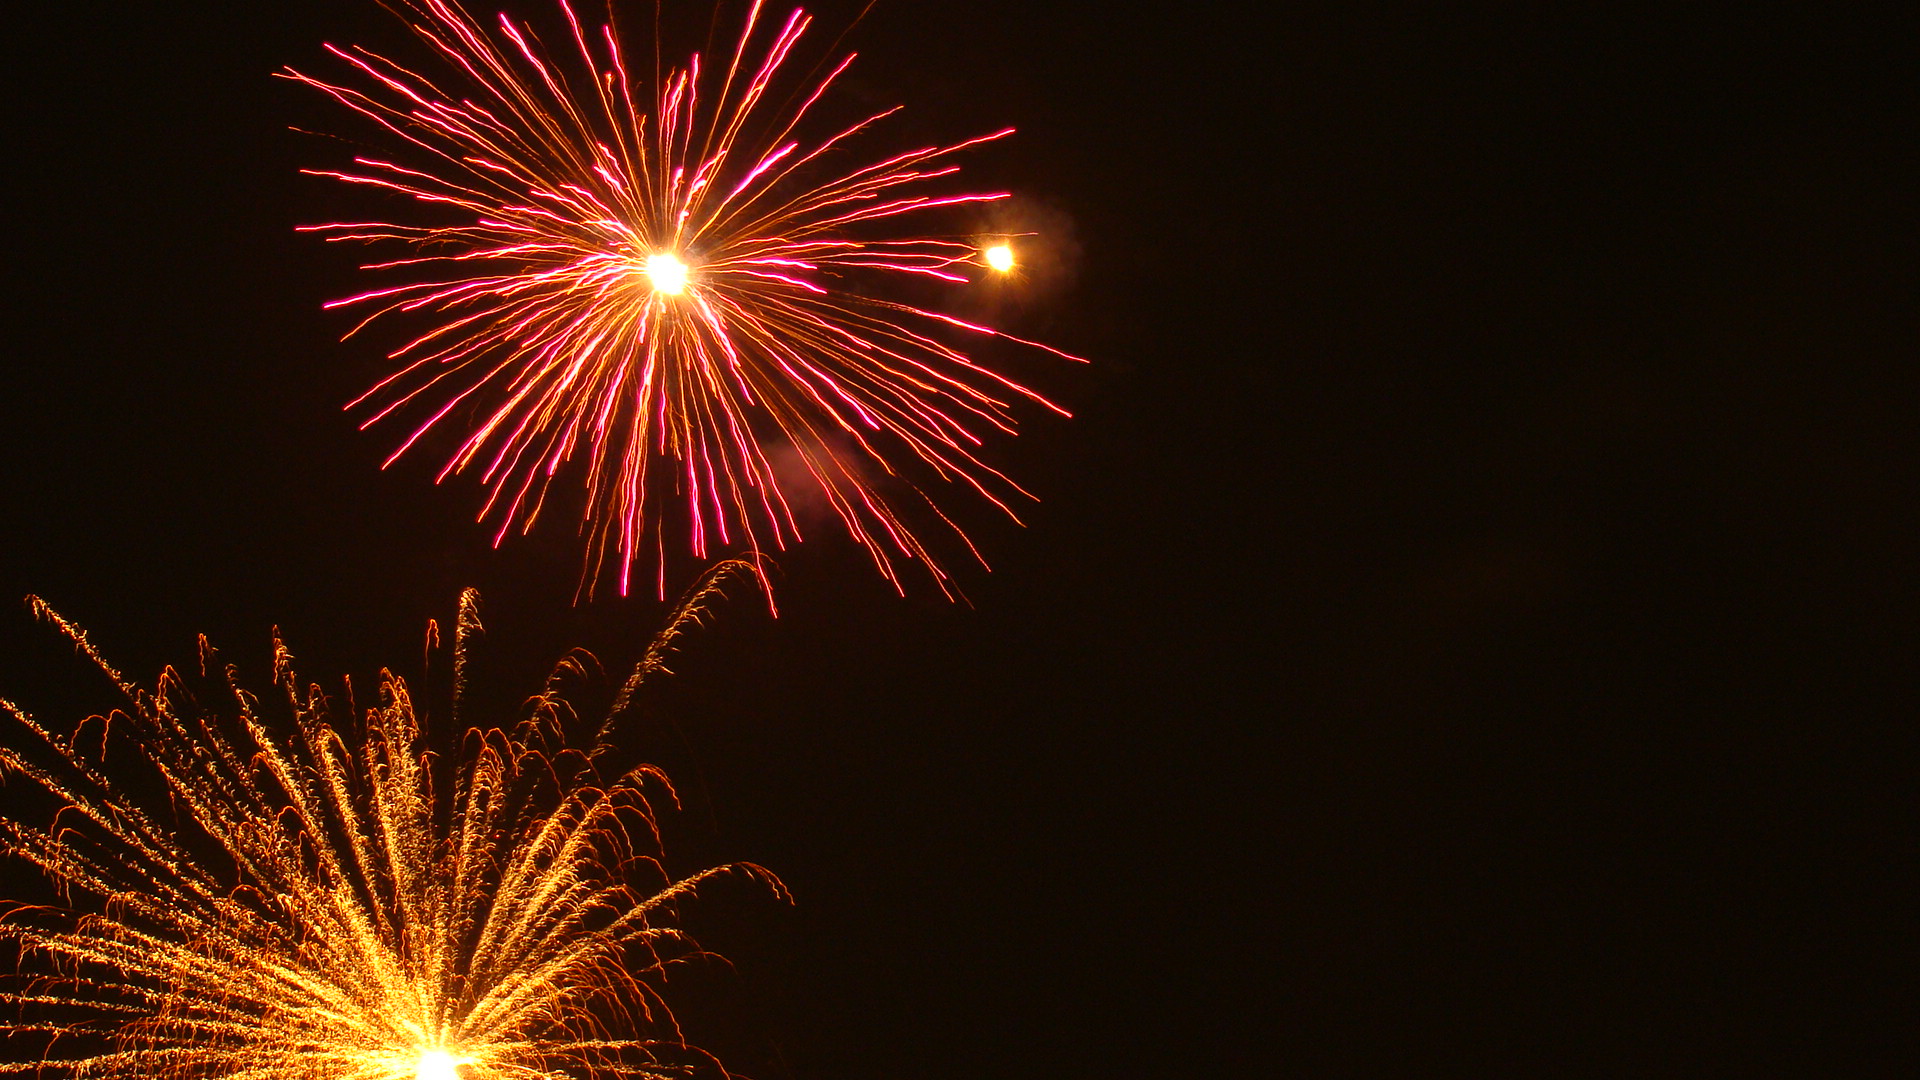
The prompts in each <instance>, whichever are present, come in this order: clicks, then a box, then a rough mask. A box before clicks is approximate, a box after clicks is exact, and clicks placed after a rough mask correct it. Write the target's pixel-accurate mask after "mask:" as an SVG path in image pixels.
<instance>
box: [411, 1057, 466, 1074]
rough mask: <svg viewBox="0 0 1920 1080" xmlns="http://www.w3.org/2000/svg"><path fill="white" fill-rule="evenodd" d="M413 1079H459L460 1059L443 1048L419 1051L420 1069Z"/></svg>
mask: <svg viewBox="0 0 1920 1080" xmlns="http://www.w3.org/2000/svg"><path fill="white" fill-rule="evenodd" d="M414 1077H415V1080H460V1059H459V1058H456V1057H454V1056H453V1055H452V1054H449V1053H447V1052H446V1051H445V1050H422V1051H420V1069H419V1071H418V1072H416V1073H415V1074H414Z"/></svg>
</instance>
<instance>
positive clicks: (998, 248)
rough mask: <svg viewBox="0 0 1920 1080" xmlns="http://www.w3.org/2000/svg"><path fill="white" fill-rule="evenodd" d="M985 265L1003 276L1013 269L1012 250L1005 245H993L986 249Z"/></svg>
mask: <svg viewBox="0 0 1920 1080" xmlns="http://www.w3.org/2000/svg"><path fill="white" fill-rule="evenodd" d="M987 265H988V266H991V267H993V268H994V269H995V270H998V271H1000V272H1001V273H1003V274H1004V273H1006V272H1007V271H1009V270H1011V269H1013V249H1012V248H1011V247H1008V246H1007V245H1005V244H995V245H993V246H992V247H990V248H988V249H987Z"/></svg>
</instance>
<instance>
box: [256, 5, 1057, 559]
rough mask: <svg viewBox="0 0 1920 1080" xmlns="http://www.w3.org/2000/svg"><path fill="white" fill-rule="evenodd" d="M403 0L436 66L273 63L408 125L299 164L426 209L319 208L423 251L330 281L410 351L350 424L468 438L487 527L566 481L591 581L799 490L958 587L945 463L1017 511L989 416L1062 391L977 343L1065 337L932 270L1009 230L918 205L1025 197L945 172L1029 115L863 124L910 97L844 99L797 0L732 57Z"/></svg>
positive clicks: (784, 532) (357, 237)
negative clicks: (957, 303) (951, 306)
mask: <svg viewBox="0 0 1920 1080" xmlns="http://www.w3.org/2000/svg"><path fill="white" fill-rule="evenodd" d="M392 7H393V9H394V10H395V11H396V12H397V13H399V14H400V15H401V17H402V18H403V19H405V20H406V21H407V23H408V24H409V26H410V27H411V28H412V30H413V32H414V34H415V35H416V36H417V37H418V38H419V39H420V40H421V41H422V42H424V43H425V45H426V46H427V47H428V51H429V52H430V53H432V54H433V57H434V64H433V65H431V67H432V70H433V71H435V72H438V74H425V73H423V72H422V71H420V70H416V69H415V68H413V67H408V66H405V65H402V64H401V63H399V62H396V61H394V60H390V59H388V58H386V57H385V56H382V55H380V54H377V53H374V52H371V51H368V50H365V49H358V48H351V49H342V48H334V47H331V46H329V51H330V52H331V53H332V54H333V56H334V57H335V58H336V59H337V60H339V61H343V62H344V63H345V64H346V65H347V66H348V67H349V69H350V77H349V78H347V79H345V80H344V81H342V82H332V81H323V80H322V79H319V78H316V77H312V76H309V75H306V74H302V73H300V72H297V71H292V70H288V71H286V72H284V74H285V75H286V76H287V77H289V78H292V79H295V80H298V81H300V82H302V83H305V84H307V85H309V86H312V87H314V88H316V89H318V90H320V91H321V92H323V93H325V94H327V95H329V96H331V97H332V98H333V99H335V100H336V101H338V102H339V103H340V104H342V105H344V106H346V107H348V108H349V109H352V110H353V111H355V112H357V113H359V114H360V115H361V116H362V117H364V118H366V119H369V120H371V121H373V122H374V123H375V124H377V125H378V126H379V127H380V128H381V129H383V134H382V137H383V138H384V139H385V141H386V142H388V143H392V144H394V145H395V147H396V149H395V152H394V154H393V155H392V156H393V157H394V160H388V159H387V157H385V156H381V157H375V156H370V155H363V156H359V157H356V158H355V159H354V161H353V163H352V165H351V167H347V168H341V169H335V170H309V171H310V172H312V173H313V174H314V175H318V176H326V177H332V178H335V179H337V180H342V181H346V182H348V183H352V184H357V185H364V186H367V187H370V188H373V189H377V190H379V191H382V192H384V193H385V194H386V195H388V196H395V195H397V196H402V197H404V199H405V200H409V201H410V204H411V205H412V206H413V207H414V209H415V211H416V212H417V213H419V214H420V216H421V218H422V219H423V220H420V221H415V222H389V221H358V222H338V223H332V224H324V225H314V226H306V227H305V228H306V229H307V230H308V231H312V232H316V233H319V234H321V235H323V236H325V237H326V238H327V239H329V240H335V241H350V242H363V243H373V244H385V245H392V244H398V245H401V246H404V247H406V248H409V249H410V253H409V254H407V255H405V256H402V257H396V258H390V259H384V260H383V261H380V262H375V263H372V264H369V265H368V267H367V269H369V270H372V271H376V272H379V273H381V274H384V275H388V276H389V277H391V278H393V279H394V280H393V281H392V283H390V284H384V285H382V286H380V287H378V288H374V289H371V290H369V291H366V292H363V293H360V294H359V295H356V296H352V297H348V298H346V299H344V300H339V301H335V302H333V303H332V304H330V305H329V306H330V307H344V308H353V309H356V310H359V311H362V312H364V315H363V318H362V320H361V321H360V322H359V323H358V324H357V325H356V326H355V327H354V328H353V329H352V330H350V331H349V333H348V336H349V337H352V336H353V335H354V334H356V333H358V332H359V330H360V329H361V328H363V327H365V326H366V325H368V324H369V323H372V322H375V321H383V322H410V323H411V324H412V327H413V328H412V329H409V330H408V331H407V333H409V334H413V335H415V336H413V337H412V340H410V341H407V342H406V343H404V344H402V345H401V346H400V347H398V348H397V349H395V350H394V351H393V352H392V353H391V354H390V357H391V360H392V361H393V362H394V364H395V365H396V369H395V370H393V371H392V373H391V374H390V375H388V376H387V377H386V378H385V379H382V380H381V381H380V382H379V383H378V384H377V385H376V386H374V387H373V388H372V389H371V390H369V391H368V392H367V393H366V394H365V395H363V396H362V397H361V398H359V399H358V400H356V401H355V402H353V403H351V404H350V405H349V408H350V409H354V410H358V411H360V412H362V413H363V415H364V421H363V426H371V425H373V424H376V423H392V424H395V425H399V426H400V427H401V428H403V429H405V430H406V432H407V433H406V435H405V436H404V438H402V439H401V440H400V445H399V447H398V449H396V450H395V451H394V452H393V455H392V456H391V457H390V458H388V463H391V462H392V461H394V460H397V459H398V458H399V457H401V456H402V455H403V454H406V453H407V452H408V451H410V450H412V449H413V448H415V447H416V446H418V445H420V444H422V442H423V441H431V443H432V444H433V445H436V446H439V445H446V444H452V445H453V450H452V453H451V454H450V456H449V457H448V458H447V459H446V462H445V465H444V467H443V468H442V469H441V470H440V472H439V474H438V478H439V479H445V478H447V477H449V476H451V475H453V474H456V473H465V474H470V475H476V476H477V478H478V479H479V481H480V482H481V484H482V485H483V487H484V488H485V489H486V492H487V494H486V498H485V501H484V505H483V506H482V507H481V510H480V514H479V516H480V518H481V520H483V521H489V522H491V523H492V525H493V529H494V534H493V539H494V542H495V543H496V544H497V543H500V542H501V541H503V540H504V539H505V537H506V536H507V535H508V534H509V533H512V532H514V531H515V530H519V531H521V532H525V531H527V530H530V529H531V528H532V527H533V526H534V523H535V521H536V520H537V518H538V517H539V515H540V513H541V511H542V508H543V507H545V506H546V505H547V504H548V502H549V497H550V496H553V495H554V494H555V491H554V488H553V485H554V481H555V480H556V478H560V477H571V478H573V479H572V480H571V481H570V482H569V483H570V485H572V486H573V487H574V490H576V491H578V492H579V494H578V496H577V497H578V498H579V499H580V500H581V502H580V507H581V509H580V514H579V520H580V531H581V534H582V536H583V538H584V540H585V542H586V557H585V560H584V562H583V572H582V579H581V585H582V591H583V592H584V593H586V594H588V595H591V593H592V592H593V590H594V587H595V585H596V583H599V582H601V581H602V580H604V579H606V578H607V577H611V578H612V579H613V580H614V581H615V583H616V584H617V586H618V588H619V590H620V592H621V593H623V594H624V593H626V592H628V591H629V590H630V588H631V586H632V584H633V578H634V575H635V572H636V569H638V570H640V572H641V573H643V574H644V573H645V567H646V566H647V565H648V564H649V563H650V564H652V566H653V567H654V568H655V569H654V576H655V577H656V578H657V584H656V590H657V591H659V592H660V593H661V595H664V590H665V588H666V563H667V560H668V557H669V554H670V553H672V552H679V551H685V552H689V553H691V554H692V555H693V556H695V557H697V558H701V559H706V558H708V557H710V556H711V555H714V554H719V553H721V552H722V551H755V552H771V551H778V550H782V549H785V548H786V547H787V546H788V545H789V544H791V543H794V542H797V541H799V540H800V539H802V536H801V529H802V525H803V524H806V525H807V526H808V527H809V528H811V520H810V515H809V514H808V513H805V512H803V510H804V509H805V508H806V507H808V506H812V505H824V506H825V507H827V508H829V509H830V511H831V515H832V518H833V519H837V520H838V521H839V522H840V524H841V525H842V526H844V528H845V529H846V531H847V532H848V533H849V534H850V535H851V536H852V538H853V539H854V540H855V541H856V542H857V543H859V544H860V545H861V546H862V547H863V548H864V549H865V551H866V552H867V553H868V555H869V556H870V557H871V559H872V561H873V563H874V565H875V566H876V567H877V568H878V569H879V571H880V572H881V574H882V575H883V576H885V577H886V578H887V579H888V580H889V581H891V582H892V583H893V584H894V585H895V587H896V588H901V587H902V585H901V579H900V576H899V573H898V570H899V568H900V565H901V564H902V563H903V562H917V563H919V564H921V565H922V566H924V567H925V568H926V570H927V571H928V572H929V573H930V574H931V576H932V578H933V579H934V580H935V581H936V582H937V583H939V584H940V587H941V588H942V589H948V590H949V591H950V584H949V583H950V580H951V579H950V578H949V576H948V574H947V572H946V571H945V570H944V569H942V566H941V563H940V562H939V561H938V560H937V559H936V556H935V551H934V550H933V548H932V547H931V546H930V545H929V544H928V543H925V542H923V541H922V539H921V532H922V531H924V530H925V529H927V528H929V527H931V528H934V529H937V530H939V531H941V532H944V533H949V534H951V536H952V537H953V538H957V541H958V545H957V546H958V547H960V548H963V549H964V550H965V551H967V552H969V553H970V554H971V555H972V556H974V557H975V558H977V557H978V556H979V552H978V550H977V549H976V548H975V546H974V545H973V543H972V542H971V541H970V540H969V539H968V538H967V536H966V533H965V532H964V531H963V530H962V529H961V527H960V526H959V525H958V524H956V523H955V522H954V520H953V519H952V518H950V517H949V516H948V515H947V514H946V513H944V512H943V511H942V510H941V509H940V507H939V506H938V505H936V503H935V500H934V498H933V496H932V495H931V494H930V492H932V491H934V490H936V489H937V488H954V487H957V488H964V489H966V490H968V491H970V492H972V493H973V494H974V495H976V496H978V497H981V498H984V499H985V500H987V501H988V502H989V503H991V504H992V505H994V506H996V507H998V508H999V509H1000V510H1002V511H1004V512H1006V513H1007V514H1008V515H1013V514H1014V505H1015V504H1016V503H1017V502H1018V501H1019V500H1022V499H1028V498H1031V496H1030V495H1029V494H1028V493H1027V492H1026V491H1025V490H1023V489H1022V488H1021V487H1019V486H1018V485H1017V484H1015V483H1014V482H1013V481H1012V480H1010V479H1009V478H1008V477H1007V476H1006V475H1005V474H1004V473H1002V472H1001V471H999V470H998V469H997V468H996V467H994V466H993V465H992V464H990V463H989V461H988V459H987V456H986V454H987V450H986V447H987V446H988V440H989V439H991V438H993V437H996V436H1010V435H1012V434H1014V433H1015V431H1016V425H1017V422H1018V416H1019V414H1020V413H1021V412H1022V411H1024V409H1025V407H1027V406H1034V407H1038V408H1041V409H1045V410H1051V411H1053V412H1055V413H1058V414H1060V415H1062V416H1064V415H1066V412H1065V410H1063V409H1061V408H1059V407H1058V406H1056V405H1054V404H1053V403H1052V402H1050V401H1048V400H1047V399H1046V398H1045V397H1044V396H1042V395H1041V394H1040V393H1038V392H1036V391H1034V390H1032V389H1029V388H1028V387H1026V386H1024V385H1022V384H1021V383H1019V382H1016V381H1015V380H1014V379H1012V378H1011V377H1009V376H1007V375H1004V374H1002V373H1000V372H999V371H998V370H996V369H995V367H993V366H990V364H989V362H988V361H989V357H988V356H987V354H986V353H985V352H983V349H984V348H985V347H986V346H988V344H989V343H990V342H994V341H1001V342H1011V343H1014V344H1016V345H1018V346H1022V347H1030V348H1031V349H1033V350H1038V351H1042V352H1045V353H1047V354H1050V355H1053V356H1057V357H1061V358H1065V359H1070V360H1072V359H1078V358H1077V357H1073V356H1071V355H1069V354H1067V353H1064V352H1061V351H1059V350H1057V349H1054V348H1052V347H1051V346H1047V345H1043V344H1040V343H1039V342H1035V341H1030V340H1026V339H1023V338H1018V337H1014V336H1013V335H1011V334H1009V333H1007V332H1005V331H1003V330H999V329H996V328H994V327H991V326H988V325H985V324H983V323H982V322H979V321H977V320H971V319H965V318H961V317H958V316H956V315H953V314H949V313H946V312H944V311H942V310H938V309H936V308H935V307H931V306H925V305H926V304H928V303H929V301H925V300H922V299H920V297H922V296H923V295H925V293H926V291H927V290H926V289H925V288H924V287H925V286H932V287H933V288H935V289H942V290H945V289H964V287H965V286H967V285H968V284H969V281H970V278H969V277H968V274H969V273H970V272H977V271H980V270H982V269H991V270H995V271H997V272H1001V273H1004V272H1005V268H1002V267H999V266H998V264H997V263H992V259H993V258H994V256H991V255H989V256H987V259H988V260H989V264H990V265H989V267H985V268H983V267H982V264H981V259H982V254H981V252H980V250H979V248H978V247H977V245H976V243H975V242H974V241H973V240H972V239H971V238H970V236H969V235H967V233H966V231H965V230H964V229H960V230H959V231H955V230H953V229H952V228H947V229H944V230H942V231H935V232H932V233H926V232H923V231H922V230H923V229H925V228H927V227H928V225H927V224H926V223H934V224H938V223H939V222H941V221H942V219H943V215H945V216H948V217H951V216H952V215H955V214H964V213H966V212H967V211H966V209H965V208H967V207H969V206H973V205H976V204H984V203H992V202H995V201H998V200H1001V199H1005V198H1007V197H1008V196H1009V193H1007V192H1004V191H1002V192H967V191H964V190H959V191H956V190H954V189H953V188H952V187H951V186H950V185H951V183H952V181H951V180H950V178H951V177H952V176H953V175H954V174H955V173H956V172H958V169H959V167H958V165H956V164H955V161H954V159H955V156H956V155H958V154H959V153H961V152H962V151H965V150H967V149H968V148H970V147H973V146H976V145H978V144H980V143H985V142H991V141H993V140H996V139H999V138H1002V137H1003V136H1006V135H1009V134H1011V133H1012V129H1010V128H1009V129H1003V130H999V131H994V132H991V133H988V134H985V135H981V136H978V137H975V138H969V139H964V140H960V141H957V142H951V143H934V144H929V145H908V146H906V147H904V148H900V149H890V150H881V151H872V150H865V151H863V150H862V148H863V147H871V146H872V145H874V142H875V140H876V139H877V138H878V137H880V136H881V135H883V134H884V133H885V132H886V131H887V130H888V121H889V118H890V117H891V116H892V115H893V114H894V113H895V112H897V111H898V107H893V108H887V109H882V110H879V111H876V112H859V113H854V114H850V115H849V116H842V117H837V118H836V117H833V116H832V113H833V110H834V108H835V107H836V106H834V105H833V104H831V102H832V101H833V100H834V96H833V95H832V93H831V91H832V90H833V88H834V86H835V83H836V82H837V81H839V80H840V79H841V77H842V76H843V75H844V74H845V72H846V71H847V69H848V66H849V65H850V64H851V63H852V61H853V59H854V58H853V56H851V55H848V56H846V57H845V58H844V59H841V60H838V61H837V62H823V63H822V65H821V66H820V67H819V68H816V69H815V71H816V72H817V71H821V70H824V71H826V74H825V76H824V77H823V78H817V79H816V78H815V77H814V76H812V75H809V76H807V77H805V78H792V77H789V72H790V71H793V70H798V68H799V65H800V64H801V63H802V62H800V61H796V60H795V59H794V53H795V50H796V47H797V46H798V44H799V43H800V41H801V38H802V36H803V34H804V33H805V31H806V30H807V28H808V26H809V25H810V22H811V18H810V16H808V15H806V14H805V13H804V12H803V11H800V10H794V11H793V12H792V13H791V14H790V15H788V16H787V17H786V18H785V19H784V21H782V20H779V19H776V18H768V17H766V13H765V11H764V10H763V4H761V3H755V4H753V5H752V7H751V8H750V10H749V11H748V13H747V16H746V20H745V26H744V27H743V29H742V30H741V32H740V36H739V38H738V40H737V42H736V43H735V44H734V45H733V46H732V47H731V48H730V49H725V50H722V51H721V52H720V53H719V54H718V56H717V57H716V58H715V59H713V60H708V59H705V58H703V57H702V56H700V55H698V54H695V55H694V56H692V58H691V59H690V60H689V61H688V62H687V63H686V65H685V66H684V67H681V68H678V69H675V70H670V71H659V70H657V69H658V62H657V61H655V62H653V63H651V64H649V65H648V67H649V68H650V69H652V70H647V71H643V70H641V69H639V68H638V67H636V65H635V64H634V63H632V62H631V59H632V57H631V56H630V54H629V51H628V50H626V49H624V48H623V47H622V44H621V39H620V35H619V34H618V33H617V32H616V27H615V26H614V22H613V19H612V18H611V16H612V15H613V11H612V9H611V8H609V15H610V18H609V21H608V22H607V24H605V25H598V26H596V25H590V24H589V23H587V22H584V21H582V19H581V17H580V13H579V12H578V11H577V10H576V9H575V8H574V6H572V4H570V3H569V2H568V0H556V7H557V9H558V12H559V14H560V21H559V23H558V26H559V28H560V29H558V30H557V32H549V33H547V34H545V35H544V36H543V35H542V34H541V33H540V32H538V31H536V30H535V29H534V27H533V26H532V25H531V24H528V23H523V22H517V21H515V20H514V19H512V18H509V17H508V16H506V15H501V16H500V17H499V18H498V20H497V21H496V22H495V23H494V24H492V25H487V24H484V23H482V22H481V21H479V20H477V19H475V18H474V17H473V16H472V15H471V14H469V13H468V12H467V11H466V10H465V9H463V8H461V7H460V6H458V5H457V4H456V3H454V2H452V0H395V2H394V3H393V5H392ZM548 41H562V44H560V45H559V46H558V47H556V48H551V49H550V48H549V47H548V46H547V45H546V44H543V42H548ZM656 55H657V53H656ZM823 103H825V104H823ZM953 208H961V209H958V210H956V209H953ZM951 224H952V223H951V222H948V225H951ZM1010 254H1011V253H1010V252H1009V253H1008V256H1009V257H1010ZM1009 265H1010V264H1009ZM636 278H637V282H638V286H639V287H637V288H636V287H634V286H635V284H636ZM422 326H424V329H420V327H422ZM430 435H431V439H429V436H430ZM574 497H576V496H566V497H564V498H561V497H555V498H554V499H553V501H555V502H560V501H566V499H571V498H574ZM1016 520H1017V519H1016ZM950 542H951V541H950Z"/></svg>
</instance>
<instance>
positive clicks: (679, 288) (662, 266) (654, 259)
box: [647, 251, 687, 296]
mask: <svg viewBox="0 0 1920 1080" xmlns="http://www.w3.org/2000/svg"><path fill="white" fill-rule="evenodd" d="M647 280H648V281H650V282H652V283H653V291H654V292H657V293H665V294H667V295H668V296H679V295H680V294H681V293H683V292H686V291H687V264H686V263H683V262H681V261H680V260H679V259H678V258H676V257H674V256H673V255H672V254H670V253H668V252H664V251H663V252H661V253H660V254H658V255H649V256H648V257H647Z"/></svg>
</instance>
